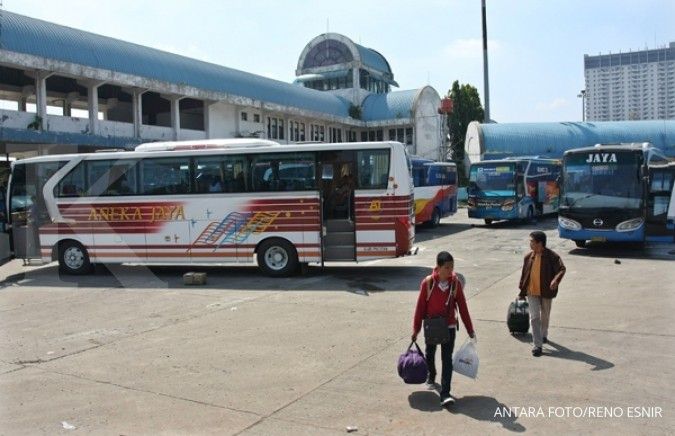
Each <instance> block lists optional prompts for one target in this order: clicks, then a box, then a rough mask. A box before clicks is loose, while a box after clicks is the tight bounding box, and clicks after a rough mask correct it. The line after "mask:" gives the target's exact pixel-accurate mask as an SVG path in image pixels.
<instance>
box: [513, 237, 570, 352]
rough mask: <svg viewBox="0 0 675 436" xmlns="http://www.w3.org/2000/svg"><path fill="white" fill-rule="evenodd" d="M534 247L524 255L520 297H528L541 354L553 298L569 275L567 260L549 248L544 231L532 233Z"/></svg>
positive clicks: (537, 349) (535, 336)
mask: <svg viewBox="0 0 675 436" xmlns="http://www.w3.org/2000/svg"><path fill="white" fill-rule="evenodd" d="M530 248H531V249H532V251H531V252H530V253H528V254H527V255H525V258H524V259H523V271H522V273H521V275H520V285H519V288H520V294H519V295H518V297H519V298H521V299H525V296H526V295H527V302H528V304H529V307H530V324H531V325H532V341H533V342H534V348H533V349H532V355H533V356H535V357H539V356H541V352H542V343H546V342H548V339H547V336H548V321H549V318H550V315H551V302H552V301H553V299H554V298H555V297H556V295H558V285H559V284H560V281H561V280H562V278H563V276H564V275H565V264H563V261H562V259H561V258H560V256H558V255H557V254H556V253H555V252H554V251H553V250H549V249H548V248H546V234H545V233H544V232H541V231H535V232H532V233H530Z"/></svg>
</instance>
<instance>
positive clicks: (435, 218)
mask: <svg viewBox="0 0 675 436" xmlns="http://www.w3.org/2000/svg"><path fill="white" fill-rule="evenodd" d="M439 224H441V211H440V210H438V208H434V211H433V212H432V213H431V221H429V225H430V226H431V227H438V225H439Z"/></svg>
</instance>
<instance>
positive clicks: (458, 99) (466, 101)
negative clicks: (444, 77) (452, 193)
mask: <svg viewBox="0 0 675 436" xmlns="http://www.w3.org/2000/svg"><path fill="white" fill-rule="evenodd" d="M448 97H449V98H450V99H451V100H452V112H451V113H450V114H449V115H448V134H449V135H450V154H451V155H450V158H451V160H452V161H453V162H455V163H456V164H457V170H458V172H459V182H460V185H462V186H465V185H466V182H467V180H466V179H467V177H466V172H465V169H464V154H465V151H464V138H465V137H466V129H467V128H468V127H469V123H470V122H471V121H482V120H483V118H484V117H485V112H484V111H483V106H482V105H481V103H480V96H479V95H478V90H477V89H476V88H475V87H474V86H471V85H469V84H464V85H460V84H459V81H458V80H455V82H454V83H453V84H452V89H450V91H448Z"/></svg>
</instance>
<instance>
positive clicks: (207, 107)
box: [204, 100, 213, 139]
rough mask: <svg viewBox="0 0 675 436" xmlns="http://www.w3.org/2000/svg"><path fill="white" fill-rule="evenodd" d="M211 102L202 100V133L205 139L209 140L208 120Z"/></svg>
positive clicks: (209, 127)
mask: <svg viewBox="0 0 675 436" xmlns="http://www.w3.org/2000/svg"><path fill="white" fill-rule="evenodd" d="M212 104H213V102H212V101H207V100H204V133H205V134H206V139H211V138H212V135H211V122H210V121H209V118H210V116H211V105H212Z"/></svg>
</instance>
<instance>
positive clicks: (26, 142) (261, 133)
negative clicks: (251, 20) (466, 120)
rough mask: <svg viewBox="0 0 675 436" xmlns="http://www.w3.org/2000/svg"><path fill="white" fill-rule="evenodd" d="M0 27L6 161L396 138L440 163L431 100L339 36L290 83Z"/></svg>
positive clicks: (117, 45)
mask: <svg viewBox="0 0 675 436" xmlns="http://www.w3.org/2000/svg"><path fill="white" fill-rule="evenodd" d="M0 28H1V29H2V31H1V32H0V152H2V153H3V154H8V155H10V156H16V157H23V156H29V155H35V154H48V153H63V152H74V151H79V152H82V151H94V150H96V149H102V148H106V149H109V148H132V147H134V146H135V145H137V144H139V143H142V142H151V141H166V140H199V139H210V138H248V137H254V138H266V139H271V140H275V141H278V142H280V143H282V144H289V143H297V142H307V141H316V142H356V141H383V140H385V141H386V140H395V141H400V142H402V143H404V144H406V145H407V146H408V150H409V152H410V153H412V154H418V155H421V156H424V157H428V158H432V159H442V158H444V156H442V153H441V150H444V149H445V147H443V145H444V141H445V139H444V138H445V136H446V135H445V133H444V129H445V127H444V125H445V116H444V115H443V114H442V113H441V112H442V111H441V110H440V108H441V97H440V96H439V94H438V92H437V91H436V90H435V89H433V88H432V87H430V86H423V87H420V88H418V89H411V90H394V88H397V87H398V84H397V83H396V81H395V79H394V73H393V70H392V68H391V66H390V64H389V62H388V61H387V59H386V58H385V57H384V56H383V55H382V54H380V53H378V52H377V51H375V50H373V49H370V48H366V47H364V46H362V45H359V44H355V43H354V42H353V41H351V40H350V39H349V38H347V37H346V36H343V35H340V34H337V33H325V34H322V35H319V36H317V37H315V38H314V39H312V40H311V41H310V42H309V43H308V44H307V46H305V47H304V49H303V50H302V52H301V54H300V57H299V60H298V64H297V70H296V71H295V74H296V76H297V78H296V80H295V82H294V83H285V82H281V81H277V80H273V79H269V78H266V77H262V76H259V75H256V74H252V73H248V72H243V71H239V70H235V69H231V68H227V67H224V66H220V65H215V64H212V63H208V62H203V61H199V60H196V59H191V58H187V57H184V56H180V55H176V54H172V53H168V52H164V51H160V50H156V49H152V48H149V47H144V46H141V45H137V44H133V43H129V42H124V41H120V40H117V39H113V38H109V37H105V36H101V35H96V34H93V33H89V32H85V31H81V30H78V29H73V28H69V27H65V26H61V25H57V24H54V23H50V22H46V21H41V20H37V19H33V18H30V17H26V16H23V15H18V14H15V13H11V12H7V11H2V13H1V14H0Z"/></svg>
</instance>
